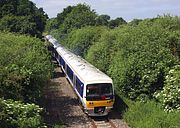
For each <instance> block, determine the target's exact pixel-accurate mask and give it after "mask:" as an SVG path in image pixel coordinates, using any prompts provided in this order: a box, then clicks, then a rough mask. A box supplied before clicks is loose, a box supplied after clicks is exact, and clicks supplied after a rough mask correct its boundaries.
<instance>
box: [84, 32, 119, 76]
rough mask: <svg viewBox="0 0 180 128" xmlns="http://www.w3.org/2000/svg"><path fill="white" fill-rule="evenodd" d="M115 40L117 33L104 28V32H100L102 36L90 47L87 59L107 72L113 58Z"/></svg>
mask: <svg viewBox="0 0 180 128" xmlns="http://www.w3.org/2000/svg"><path fill="white" fill-rule="evenodd" d="M114 40H115V33H114V32H113V31H108V29H104V30H103V32H102V33H100V38H99V39H98V40H96V42H94V43H93V44H92V45H91V46H90V48H89V49H88V51H87V55H86V56H85V59H86V60H87V61H88V62H90V63H91V64H93V65H94V66H95V67H97V68H98V69H100V70H101V71H103V72H104V73H107V71H108V69H109V65H110V63H111V60H112V58H113V56H112V51H113V49H112V46H113V44H114Z"/></svg>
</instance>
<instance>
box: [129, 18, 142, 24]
mask: <svg viewBox="0 0 180 128" xmlns="http://www.w3.org/2000/svg"><path fill="white" fill-rule="evenodd" d="M141 21H142V20H141V19H133V20H132V21H131V22H130V23H129V24H131V25H138V24H139V23H140V22H141Z"/></svg>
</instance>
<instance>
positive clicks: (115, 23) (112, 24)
mask: <svg viewBox="0 0 180 128" xmlns="http://www.w3.org/2000/svg"><path fill="white" fill-rule="evenodd" d="M124 24H127V22H126V21H125V20H124V19H123V18H122V17H120V18H119V17H118V18H116V19H114V20H111V21H109V27H110V28H115V27H118V26H120V25H124Z"/></svg>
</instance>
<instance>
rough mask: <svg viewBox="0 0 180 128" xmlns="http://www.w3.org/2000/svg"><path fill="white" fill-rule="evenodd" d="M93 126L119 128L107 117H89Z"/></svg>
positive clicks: (97, 127) (96, 127) (94, 127)
mask: <svg viewBox="0 0 180 128" xmlns="http://www.w3.org/2000/svg"><path fill="white" fill-rule="evenodd" d="M89 118H90V120H91V122H92V126H93V128H117V127H116V125H115V124H114V123H113V122H112V121H111V120H110V119H109V118H107V117H96V118H91V117H89Z"/></svg>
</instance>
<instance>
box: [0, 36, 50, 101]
mask: <svg viewBox="0 0 180 128" xmlns="http://www.w3.org/2000/svg"><path fill="white" fill-rule="evenodd" d="M0 36H1V40H0V47H1V49H0V54H1V56H0V67H1V68H0V97H4V98H5V99H6V98H11V99H15V100H24V101H37V99H38V98H39V97H40V96H41V90H42V88H43V86H44V84H45V82H46V81H47V80H48V79H49V78H50V75H51V69H52V67H51V64H50V57H49V53H48V52H47V50H46V48H45V46H44V44H43V42H41V41H40V40H39V39H37V38H31V37H27V36H20V35H13V34H10V33H6V34H5V33H0Z"/></svg>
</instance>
